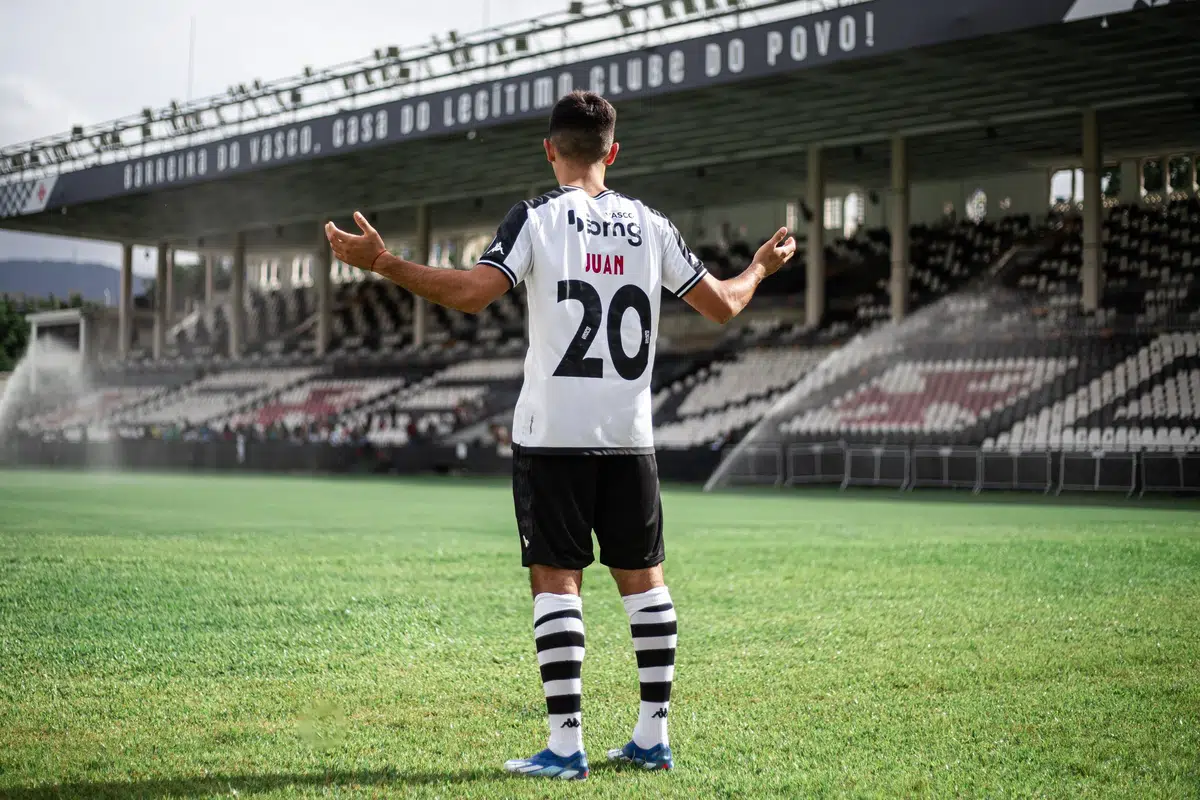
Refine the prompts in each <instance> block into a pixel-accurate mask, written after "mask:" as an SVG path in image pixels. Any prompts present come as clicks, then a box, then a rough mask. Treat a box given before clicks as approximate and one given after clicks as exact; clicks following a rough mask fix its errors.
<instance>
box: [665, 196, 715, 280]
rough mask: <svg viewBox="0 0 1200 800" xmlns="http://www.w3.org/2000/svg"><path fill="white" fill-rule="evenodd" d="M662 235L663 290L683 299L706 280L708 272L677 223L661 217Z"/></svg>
mask: <svg viewBox="0 0 1200 800" xmlns="http://www.w3.org/2000/svg"><path fill="white" fill-rule="evenodd" d="M659 223H660V225H659V227H660V232H661V235H662V239H663V241H662V284H663V288H665V289H666V290H667V291H669V292H671V294H673V295H675V296H676V297H683V296H684V295H685V294H687V293H688V292H690V291H691V290H692V289H694V288H695V287H696V284H698V283H700V281H701V280H703V279H704V276H705V275H706V274H707V273H708V270H706V269H705V268H704V262H702V261H701V260H700V259H698V258H696V255H695V254H694V253H693V252H692V251H691V250H690V249H689V248H688V246H687V244H686V243H685V242H684V241H683V236H682V235H681V234H680V233H679V229H678V228H676V227H675V223H673V222H671V220H669V219H667V218H666V217H665V216H662V215H659Z"/></svg>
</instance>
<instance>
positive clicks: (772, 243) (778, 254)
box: [754, 228, 796, 275]
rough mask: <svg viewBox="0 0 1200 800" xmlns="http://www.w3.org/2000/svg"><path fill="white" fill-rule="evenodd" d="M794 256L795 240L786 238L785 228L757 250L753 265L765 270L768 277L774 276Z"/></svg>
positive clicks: (789, 237) (786, 231) (776, 232)
mask: <svg viewBox="0 0 1200 800" xmlns="http://www.w3.org/2000/svg"><path fill="white" fill-rule="evenodd" d="M794 255H796V240H795V239H794V238H792V237H791V236H788V230H787V228H780V229H779V230H777V231H775V235H774V236H772V237H771V238H770V239H768V240H767V241H766V243H765V244H763V246H762V247H760V248H758V252H757V253H755V254H754V263H755V264H758V265H759V266H761V267H762V268H763V269H764V270H766V272H767V274H768V275H774V274H775V273H776V272H778V271H779V268H780V267H782V266H783V265H784V264H786V263H787V262H788V261H790V260H791V258H792V256H794Z"/></svg>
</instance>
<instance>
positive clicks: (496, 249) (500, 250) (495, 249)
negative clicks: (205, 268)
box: [484, 239, 504, 256]
mask: <svg viewBox="0 0 1200 800" xmlns="http://www.w3.org/2000/svg"><path fill="white" fill-rule="evenodd" d="M492 253H497V254H499V255H504V242H501V241H500V240H498V239H497V240H496V243H495V244H493V245H492V246H491V247H489V248H488V249H487V250H486V251H485V252H484V255H485V256H490V255H491V254H492Z"/></svg>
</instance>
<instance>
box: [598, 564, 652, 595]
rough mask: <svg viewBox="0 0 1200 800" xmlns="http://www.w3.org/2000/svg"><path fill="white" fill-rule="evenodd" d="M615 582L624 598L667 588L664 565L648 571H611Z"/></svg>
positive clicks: (650, 568)
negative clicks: (664, 578)
mask: <svg viewBox="0 0 1200 800" xmlns="http://www.w3.org/2000/svg"><path fill="white" fill-rule="evenodd" d="M609 571H610V572H611V573H612V576H613V580H615V581H616V582H617V590H618V591H619V592H620V593H621V596H622V597H624V596H626V595H630V594H641V593H642V592H648V591H650V590H651V589H654V588H655V587H658V586H666V582H665V581H664V580H663V568H662V564H655V565H654V566H653V567H648V568H647V569H617V568H616V567H613V568H611V569H610V570H609Z"/></svg>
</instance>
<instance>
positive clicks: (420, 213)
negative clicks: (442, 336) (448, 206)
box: [413, 204, 433, 347]
mask: <svg viewBox="0 0 1200 800" xmlns="http://www.w3.org/2000/svg"><path fill="white" fill-rule="evenodd" d="M432 217H433V215H432V213H431V212H430V209H429V206H428V205H424V204H422V205H420V206H417V241H416V245H417V246H416V252H415V253H414V254H413V260H415V261H416V262H417V263H418V264H428V263H429V250H430V242H431V240H432V238H433V219H432ZM428 305H429V304H428V303H427V302H426V301H425V298H423V297H417V296H416V295H413V343H414V344H416V345H417V347H420V346H422V345H424V344H425V334H426V324H427V323H426V316H427V314H428V312H429V308H428Z"/></svg>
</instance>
